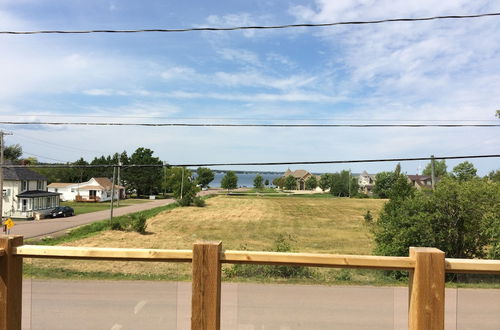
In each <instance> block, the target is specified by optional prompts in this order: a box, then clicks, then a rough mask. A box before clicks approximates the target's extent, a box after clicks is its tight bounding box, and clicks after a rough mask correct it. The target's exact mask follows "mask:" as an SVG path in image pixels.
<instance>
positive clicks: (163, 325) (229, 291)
mask: <svg viewBox="0 0 500 330" xmlns="http://www.w3.org/2000/svg"><path fill="white" fill-rule="evenodd" d="M190 290H191V285H190V283H186V282H179V283H178V282H148V281H72V280H68V281H65V280H33V281H31V280H29V279H28V280H25V281H24V290H23V330H94V329H95V330H97V329H99V330H103V329H105V330H108V329H109V330H125V329H133V330H137V329H140V330H149V329H151V330H153V329H154V330H158V329H169V330H170V329H182V330H184V329H186V330H187V329H189V328H190V304H191V302H190V299H191V293H190ZM407 292H408V289H407V288H405V287H355V286H348V287H342V286H308V285H284V284H280V285H271V284H267V285H266V284H248V283H241V284H236V283H224V284H223V286H222V309H221V310H222V313H221V321H222V322H221V328H222V329H227V330H234V329H238V330H257V329H258V330H298V329H301V330H302V329H407V308H408V294H407ZM446 329H447V330H449V329H460V330H464V329H474V330H475V329H482V330H490V329H491V330H498V329H500V290H497V289H446Z"/></svg>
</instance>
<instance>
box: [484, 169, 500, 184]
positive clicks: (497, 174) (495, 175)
mask: <svg viewBox="0 0 500 330" xmlns="http://www.w3.org/2000/svg"><path fill="white" fill-rule="evenodd" d="M487 178H488V179H490V180H491V181H495V182H500V170H496V171H491V172H490V173H488V176H487Z"/></svg>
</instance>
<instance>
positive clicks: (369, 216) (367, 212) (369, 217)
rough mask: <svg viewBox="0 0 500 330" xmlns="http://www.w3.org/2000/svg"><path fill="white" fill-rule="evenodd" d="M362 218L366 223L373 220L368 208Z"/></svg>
mask: <svg viewBox="0 0 500 330" xmlns="http://www.w3.org/2000/svg"><path fill="white" fill-rule="evenodd" d="M364 218H365V222H366V223H372V222H373V216H372V214H371V213H370V210H368V211H366V214H365V216H364Z"/></svg>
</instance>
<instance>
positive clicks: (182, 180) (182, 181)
mask: <svg viewBox="0 0 500 330" xmlns="http://www.w3.org/2000/svg"><path fill="white" fill-rule="evenodd" d="M181 173H182V177H181V199H182V190H183V189H184V167H182V172H181Z"/></svg>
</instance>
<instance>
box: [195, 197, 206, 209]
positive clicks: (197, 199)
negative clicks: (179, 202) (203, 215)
mask: <svg viewBox="0 0 500 330" xmlns="http://www.w3.org/2000/svg"><path fill="white" fill-rule="evenodd" d="M193 202H194V206H197V207H205V205H206V203H205V200H203V199H201V198H200V197H195V198H194V200H193Z"/></svg>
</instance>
